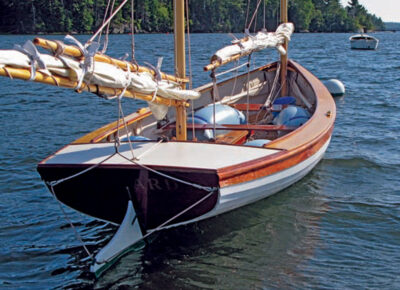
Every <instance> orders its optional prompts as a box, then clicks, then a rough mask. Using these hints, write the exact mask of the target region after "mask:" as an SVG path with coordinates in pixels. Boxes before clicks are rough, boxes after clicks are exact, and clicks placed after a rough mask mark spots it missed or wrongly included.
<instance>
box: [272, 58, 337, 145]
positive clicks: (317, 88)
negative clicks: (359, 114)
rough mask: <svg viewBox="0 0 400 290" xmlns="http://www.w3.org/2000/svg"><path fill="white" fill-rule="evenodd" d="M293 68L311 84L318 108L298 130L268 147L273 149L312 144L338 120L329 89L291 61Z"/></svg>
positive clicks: (276, 140)
mask: <svg viewBox="0 0 400 290" xmlns="http://www.w3.org/2000/svg"><path fill="white" fill-rule="evenodd" d="M289 65H290V66H292V67H293V69H295V70H296V72H298V73H299V74H301V75H302V76H303V77H304V78H305V80H306V81H307V82H308V83H309V85H310V86H311V88H312V89H313V91H314V93H315V95H316V108H315V112H314V113H313V115H312V117H311V118H310V119H309V120H308V121H307V122H306V123H305V124H304V125H303V126H301V127H300V128H298V129H297V130H295V131H293V132H290V133H289V134H286V135H285V136H283V137H281V138H278V139H275V140H273V141H271V142H270V143H268V144H267V145H266V148H271V149H286V150H292V149H294V148H296V147H299V146H302V145H303V144H306V143H309V142H311V141H312V140H313V139H315V138H317V137H318V136H319V135H320V134H321V133H322V132H324V131H327V130H330V128H332V127H333V125H334V122H335V118H336V105H335V101H334V100H333V98H332V96H331V94H330V93H329V91H328V89H327V88H326V87H325V86H324V85H323V84H322V83H321V81H320V80H319V79H317V78H316V77H315V76H314V75H313V74H312V73H310V72H309V71H308V70H306V69H305V68H303V67H302V66H301V65H299V64H297V63H296V62H294V61H292V60H289Z"/></svg>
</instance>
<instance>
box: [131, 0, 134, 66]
mask: <svg viewBox="0 0 400 290" xmlns="http://www.w3.org/2000/svg"><path fill="white" fill-rule="evenodd" d="M134 6H135V1H134V0H132V1H131V33H132V34H131V35H132V37H131V48H132V62H135V14H134Z"/></svg>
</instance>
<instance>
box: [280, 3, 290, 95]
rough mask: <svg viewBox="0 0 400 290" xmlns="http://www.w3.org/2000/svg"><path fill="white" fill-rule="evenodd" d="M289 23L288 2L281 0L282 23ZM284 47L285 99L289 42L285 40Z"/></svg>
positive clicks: (283, 78) (282, 66) (282, 84)
mask: <svg viewBox="0 0 400 290" xmlns="http://www.w3.org/2000/svg"><path fill="white" fill-rule="evenodd" d="M286 22H288V0H281V23H286ZM283 47H284V48H285V50H286V54H285V55H282V54H281V86H282V90H281V96H282V97H284V96H286V95H287V82H286V75H287V61H288V53H289V52H288V40H287V39H285V43H284V44H283Z"/></svg>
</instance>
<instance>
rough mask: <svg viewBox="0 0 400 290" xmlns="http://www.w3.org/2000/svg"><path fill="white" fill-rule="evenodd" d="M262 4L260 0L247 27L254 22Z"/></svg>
mask: <svg viewBox="0 0 400 290" xmlns="http://www.w3.org/2000/svg"><path fill="white" fill-rule="evenodd" d="M260 4H261V0H258V2H257V7H256V10H255V11H254V13H253V17H252V18H251V20H250V23H249V25H248V27H247V28H248V29H250V27H251V24H252V23H253V20H254V18H255V16H256V15H257V12H258V8H259V7H260ZM254 27H255V25H254Z"/></svg>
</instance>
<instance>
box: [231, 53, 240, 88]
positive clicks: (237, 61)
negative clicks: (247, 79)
mask: <svg viewBox="0 0 400 290" xmlns="http://www.w3.org/2000/svg"><path fill="white" fill-rule="evenodd" d="M235 64H236V66H237V64H239V60H236V61H235ZM238 74H239V67H236V72H235V81H234V82H233V86H232V90H231V96H232V95H233V92H234V91H235V89H236V83H237V79H238Z"/></svg>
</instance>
